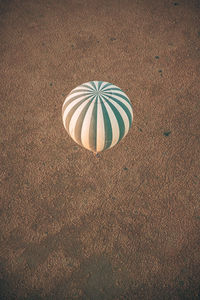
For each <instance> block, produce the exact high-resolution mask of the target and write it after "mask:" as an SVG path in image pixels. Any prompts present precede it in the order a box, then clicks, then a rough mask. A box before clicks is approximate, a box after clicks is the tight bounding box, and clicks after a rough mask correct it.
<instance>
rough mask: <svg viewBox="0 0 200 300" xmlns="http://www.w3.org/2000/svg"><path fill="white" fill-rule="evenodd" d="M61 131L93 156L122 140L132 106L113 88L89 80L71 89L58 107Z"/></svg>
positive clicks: (126, 98)
mask: <svg viewBox="0 0 200 300" xmlns="http://www.w3.org/2000/svg"><path fill="white" fill-rule="evenodd" d="M62 118H63V124H64V127H65V129H66V130H67V132H68V134H69V135H70V136H71V137H72V139H73V140H74V141H75V142H76V143H78V144H79V145H81V146H83V147H85V148H86V149H88V150H91V151H93V152H95V153H97V152H101V151H103V150H106V149H109V148H111V147H113V146H114V145H116V144H117V143H119V141H120V140H121V139H122V138H123V137H125V135H126V134H127V133H128V130H129V128H130V127H131V124H132V120H133V110H132V104H131V102H130V100H129V98H128V97H127V95H126V94H125V93H124V92H123V91H122V90H121V89H120V88H119V87H117V86H115V85H113V84H111V83H108V82H104V81H90V82H86V83H83V84H81V85H80V86H78V87H76V88H75V89H73V90H72V91H71V92H70V93H69V95H68V96H67V98H66V99H65V101H64V103H63V107H62Z"/></svg>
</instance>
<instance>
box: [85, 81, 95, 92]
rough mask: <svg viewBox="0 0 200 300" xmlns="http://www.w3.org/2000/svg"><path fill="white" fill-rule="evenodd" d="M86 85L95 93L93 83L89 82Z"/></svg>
mask: <svg viewBox="0 0 200 300" xmlns="http://www.w3.org/2000/svg"><path fill="white" fill-rule="evenodd" d="M84 84H87V85H89V87H91V88H92V89H93V91H94V87H93V85H92V84H91V81H89V82H86V83H84Z"/></svg>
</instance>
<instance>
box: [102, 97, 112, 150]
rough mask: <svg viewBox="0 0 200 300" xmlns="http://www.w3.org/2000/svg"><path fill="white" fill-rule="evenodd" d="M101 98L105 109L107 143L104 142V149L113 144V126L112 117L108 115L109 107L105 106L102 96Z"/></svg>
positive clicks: (103, 109)
mask: <svg viewBox="0 0 200 300" xmlns="http://www.w3.org/2000/svg"><path fill="white" fill-rule="evenodd" d="M100 99H101V107H102V111H103V119H104V127H105V144H104V149H103V150H105V149H108V148H109V147H110V145H111V144H112V138H113V135H112V126H111V122H110V117H109V115H108V112H107V109H106V107H105V104H104V103H103V100H102V98H101V97H100Z"/></svg>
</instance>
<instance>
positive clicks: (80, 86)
mask: <svg viewBox="0 0 200 300" xmlns="http://www.w3.org/2000/svg"><path fill="white" fill-rule="evenodd" d="M83 84H88V83H83ZM79 89H81V90H85V91H90V89H89V88H88V87H86V86H82V85H79V86H77V87H76V88H75V89H73V90H72V91H71V92H74V91H76V90H79ZM71 92H70V93H71Z"/></svg>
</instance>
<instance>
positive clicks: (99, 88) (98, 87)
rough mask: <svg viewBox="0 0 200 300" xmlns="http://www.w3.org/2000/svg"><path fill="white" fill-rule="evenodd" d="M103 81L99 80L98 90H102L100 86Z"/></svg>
mask: <svg viewBox="0 0 200 300" xmlns="http://www.w3.org/2000/svg"><path fill="white" fill-rule="evenodd" d="M102 83H103V81H99V82H98V90H99V91H100V87H101V85H102Z"/></svg>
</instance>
